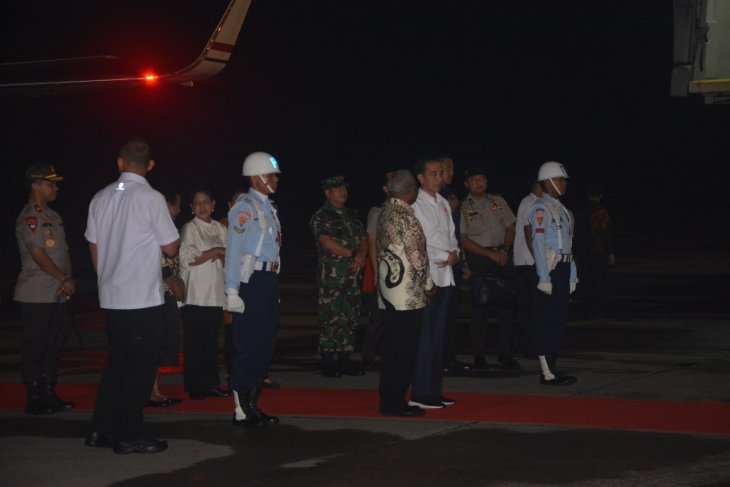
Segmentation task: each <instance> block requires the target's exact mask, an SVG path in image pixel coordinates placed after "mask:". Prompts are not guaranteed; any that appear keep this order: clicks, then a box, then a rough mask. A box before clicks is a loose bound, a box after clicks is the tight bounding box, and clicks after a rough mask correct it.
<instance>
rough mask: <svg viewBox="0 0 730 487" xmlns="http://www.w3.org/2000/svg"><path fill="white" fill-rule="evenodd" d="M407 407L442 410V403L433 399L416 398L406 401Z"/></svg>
mask: <svg viewBox="0 0 730 487" xmlns="http://www.w3.org/2000/svg"><path fill="white" fill-rule="evenodd" d="M408 405H409V406H418V407H419V408H422V409H443V408H444V407H446V406H444V403H442V402H441V401H440V400H439V399H437V398H433V397H418V398H413V399H411V400H410V401H408Z"/></svg>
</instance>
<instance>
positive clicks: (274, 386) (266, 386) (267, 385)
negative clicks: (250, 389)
mask: <svg viewBox="0 0 730 487" xmlns="http://www.w3.org/2000/svg"><path fill="white" fill-rule="evenodd" d="M267 380H268V382H267ZM261 387H263V388H264V389H280V388H281V385H280V384H279V383H278V382H276V381H275V380H273V379H271V378H270V377H266V379H264V380H263V381H262V382H261Z"/></svg>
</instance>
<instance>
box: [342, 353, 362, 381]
mask: <svg viewBox="0 0 730 487" xmlns="http://www.w3.org/2000/svg"><path fill="white" fill-rule="evenodd" d="M338 364H339V370H340V372H341V373H343V374H346V375H354V376H358V375H364V374H365V370H363V368H362V367H360V366H359V365H357V364H356V363H354V362H353V361H352V360H350V354H349V353H344V352H340V354H339V357H338Z"/></svg>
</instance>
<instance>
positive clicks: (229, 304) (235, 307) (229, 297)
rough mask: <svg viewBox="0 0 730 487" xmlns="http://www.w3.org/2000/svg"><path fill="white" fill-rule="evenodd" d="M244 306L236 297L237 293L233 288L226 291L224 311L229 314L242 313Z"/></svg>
mask: <svg viewBox="0 0 730 487" xmlns="http://www.w3.org/2000/svg"><path fill="white" fill-rule="evenodd" d="M244 309H246V306H245V305H244V304H243V299H241V296H239V295H238V291H236V290H235V289H233V288H228V289H226V310H228V311H230V312H231V313H243V310H244Z"/></svg>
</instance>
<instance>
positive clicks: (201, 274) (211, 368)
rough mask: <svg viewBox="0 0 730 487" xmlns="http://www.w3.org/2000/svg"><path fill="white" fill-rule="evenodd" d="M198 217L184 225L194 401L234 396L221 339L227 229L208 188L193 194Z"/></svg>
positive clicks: (189, 386)
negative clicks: (226, 383) (224, 373)
mask: <svg viewBox="0 0 730 487" xmlns="http://www.w3.org/2000/svg"><path fill="white" fill-rule="evenodd" d="M190 209H191V210H192V212H193V215H195V216H194V218H193V219H192V220H190V221H189V222H188V223H186V224H185V225H183V227H182V231H181V238H180V240H181V243H180V274H181V276H182V279H183V281H184V282H185V289H186V290H187V293H186V297H185V306H183V308H182V321H183V331H184V335H183V353H184V356H185V362H184V376H185V390H186V391H187V392H188V394H189V395H190V399H205V398H206V397H228V396H229V395H230V393H229V392H227V391H225V390H223V389H221V388H220V378H219V373H218V335H219V332H220V325H221V323H222V321H223V304H224V302H225V284H224V279H223V260H224V259H225V255H226V238H227V233H228V232H227V229H226V227H224V226H223V225H222V224H221V223H219V222H217V221H215V220H214V219H213V211H215V199H214V198H213V195H212V193H211V192H210V190H208V189H199V190H197V191H195V192H193V195H192V201H191V203H190Z"/></svg>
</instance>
